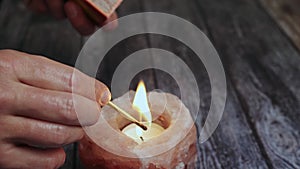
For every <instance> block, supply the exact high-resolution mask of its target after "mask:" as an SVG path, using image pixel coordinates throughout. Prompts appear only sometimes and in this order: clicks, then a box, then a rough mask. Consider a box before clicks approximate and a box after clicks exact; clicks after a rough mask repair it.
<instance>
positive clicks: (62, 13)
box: [24, 0, 118, 35]
mask: <svg viewBox="0 0 300 169" xmlns="http://www.w3.org/2000/svg"><path fill="white" fill-rule="evenodd" d="M24 2H25V4H26V6H27V7H28V8H29V9H31V10H33V11H35V12H38V13H49V14H51V15H52V16H54V17H55V18H57V19H64V18H66V17H67V18H68V20H69V21H70V22H71V24H72V25H73V27H74V28H75V29H76V30H77V31H78V32H79V33H80V34H82V35H90V34H92V33H94V32H95V30H96V28H97V26H99V25H100V26H101V25H105V24H106V23H108V22H110V21H112V20H115V19H117V18H118V16H117V14H116V13H114V14H112V16H111V17H110V18H109V19H108V20H107V21H105V22H104V23H97V25H96V24H95V23H94V22H92V21H91V20H90V19H89V18H88V17H87V15H86V14H85V13H84V11H83V10H82V8H81V7H80V6H79V5H77V4H76V3H75V2H73V1H72V0H69V1H67V2H65V0H24ZM113 23H114V24H112V25H111V26H110V27H109V28H108V29H109V30H112V29H114V28H115V27H117V23H116V22H113Z"/></svg>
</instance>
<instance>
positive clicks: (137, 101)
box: [122, 81, 165, 144]
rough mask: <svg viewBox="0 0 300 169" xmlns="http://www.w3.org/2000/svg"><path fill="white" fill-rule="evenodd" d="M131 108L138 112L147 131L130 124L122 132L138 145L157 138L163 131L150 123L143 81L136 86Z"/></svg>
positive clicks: (149, 112)
mask: <svg viewBox="0 0 300 169" xmlns="http://www.w3.org/2000/svg"><path fill="white" fill-rule="evenodd" d="M132 108H133V109H134V110H136V111H137V112H139V115H140V121H141V122H142V121H143V120H145V121H144V124H145V125H146V126H147V128H148V129H147V130H146V131H144V130H143V129H142V128H141V127H139V126H137V125H136V124H134V123H132V124H129V125H128V126H126V127H125V128H124V129H123V130H122V132H123V133H124V134H125V135H127V136H128V137H130V138H132V139H133V140H134V141H136V142H137V143H138V144H142V143H143V142H146V141H148V140H149V139H151V138H154V137H157V136H159V135H160V134H161V133H162V132H163V131H164V130H165V129H164V128H163V127H161V126H160V125H158V124H155V123H152V115H151V111H150V108H149V105H148V100H147V92H146V87H145V84H144V82H143V81H141V82H140V83H139V84H138V87H137V90H136V93H135V96H134V99H133V103H132Z"/></svg>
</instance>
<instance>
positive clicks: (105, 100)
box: [101, 90, 111, 106]
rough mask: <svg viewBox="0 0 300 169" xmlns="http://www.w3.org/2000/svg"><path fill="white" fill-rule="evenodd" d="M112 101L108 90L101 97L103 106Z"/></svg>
mask: <svg viewBox="0 0 300 169" xmlns="http://www.w3.org/2000/svg"><path fill="white" fill-rule="evenodd" d="M110 99H111V94H110V92H109V90H106V91H104V92H103V93H102V95H101V105H102V106H103V105H106V104H107V103H108V102H109V101H110Z"/></svg>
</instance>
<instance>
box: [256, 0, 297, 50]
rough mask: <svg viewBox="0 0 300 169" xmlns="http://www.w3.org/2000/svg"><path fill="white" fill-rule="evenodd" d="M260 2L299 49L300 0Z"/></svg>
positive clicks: (265, 0) (266, 0) (268, 0)
mask: <svg viewBox="0 0 300 169" xmlns="http://www.w3.org/2000/svg"><path fill="white" fill-rule="evenodd" d="M260 2H261V3H262V5H263V6H264V8H265V9H266V10H267V11H268V12H269V14H270V15H271V16H272V17H273V18H274V19H275V21H276V22H277V23H278V24H279V25H280V26H281V28H282V29H283V30H284V31H285V32H286V33H287V35H288V36H289V37H290V38H291V39H292V41H294V43H295V45H296V46H297V47H298V49H300V10H299V6H300V2H299V1H297V0H288V1H287V0H260Z"/></svg>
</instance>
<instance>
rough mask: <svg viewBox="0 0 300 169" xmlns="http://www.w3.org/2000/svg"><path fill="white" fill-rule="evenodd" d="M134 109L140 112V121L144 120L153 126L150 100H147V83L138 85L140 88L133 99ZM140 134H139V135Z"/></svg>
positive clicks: (141, 82)
mask: <svg viewBox="0 0 300 169" xmlns="http://www.w3.org/2000/svg"><path fill="white" fill-rule="evenodd" d="M132 108H133V109H134V110H136V111H137V112H139V115H140V121H141V122H142V120H143V119H144V120H145V121H146V122H147V124H148V125H149V126H151V123H152V115H151V112H150V108H149V105H148V99H147V91H146V87H145V83H144V82H143V81H140V82H139V84H138V87H137V89H136V92H135V96H134V99H133V104H132ZM137 134H138V133H137Z"/></svg>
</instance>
